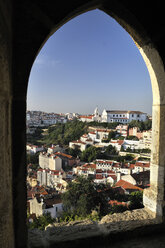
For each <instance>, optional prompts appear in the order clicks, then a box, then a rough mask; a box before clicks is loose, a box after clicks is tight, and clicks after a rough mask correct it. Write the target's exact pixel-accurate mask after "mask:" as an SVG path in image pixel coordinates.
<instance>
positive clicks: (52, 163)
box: [39, 152, 62, 170]
mask: <svg viewBox="0 0 165 248" xmlns="http://www.w3.org/2000/svg"><path fill="white" fill-rule="evenodd" d="M39 166H40V167H41V168H42V169H50V170H61V169H62V159H61V158H60V157H58V156H56V155H54V154H48V153H45V152H43V153H42V152H41V153H40V155H39Z"/></svg>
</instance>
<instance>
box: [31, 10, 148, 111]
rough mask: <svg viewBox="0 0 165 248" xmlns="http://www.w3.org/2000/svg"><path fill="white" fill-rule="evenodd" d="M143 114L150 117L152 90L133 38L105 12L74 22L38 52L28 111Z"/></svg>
mask: <svg viewBox="0 0 165 248" xmlns="http://www.w3.org/2000/svg"><path fill="white" fill-rule="evenodd" d="M96 106H98V108H99V110H100V112H101V111H102V110H103V109H104V108H105V109H108V110H115V109H116V110H119V109H121V110H139V111H143V112H146V113H148V114H151V109H152V89H151V83H150V77H149V73H148V70H147V68H146V65H145V63H144V60H143V58H142V56H141V54H140V52H139V50H138V48H137V47H136V45H135V43H134V42H133V40H132V38H131V37H130V36H129V34H128V33H127V32H126V31H125V30H124V29H123V28H122V27H121V26H120V25H119V24H118V23H117V22H116V21H115V20H114V19H113V18H111V17H110V16H108V15H107V14H105V13H104V12H102V11H100V10H93V11H89V12H86V13H84V14H82V15H79V16H78V17H76V18H74V19H72V20H71V21H69V22H67V23H66V24H65V25H63V26H62V27H61V28H60V29H59V30H58V31H56V33H54V34H53V35H52V36H51V37H50V38H49V39H48V41H47V42H46V43H45V45H44V46H43V48H42V49H41V51H40V53H39V54H38V56H37V58H36V60H35V62H34V64H33V67H32V70H31V74H30V77H29V85H28V94H27V109H28V110H42V111H46V112H56V113H67V112H77V113H81V114H89V113H93V111H94V109H95V107H96Z"/></svg>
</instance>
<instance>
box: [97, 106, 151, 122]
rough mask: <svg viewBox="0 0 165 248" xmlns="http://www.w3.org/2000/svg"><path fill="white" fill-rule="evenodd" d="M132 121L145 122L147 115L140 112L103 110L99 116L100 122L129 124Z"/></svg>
mask: <svg viewBox="0 0 165 248" xmlns="http://www.w3.org/2000/svg"><path fill="white" fill-rule="evenodd" d="M132 120H137V121H146V120H147V114H146V113H143V112H140V111H123V110H105V109H104V110H103V112H102V115H101V121H102V122H120V123H123V124H126V123H129V122H131V121H132Z"/></svg>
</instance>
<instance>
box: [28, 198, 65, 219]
mask: <svg viewBox="0 0 165 248" xmlns="http://www.w3.org/2000/svg"><path fill="white" fill-rule="evenodd" d="M29 203H30V214H36V216H37V217H38V216H41V215H43V214H46V213H50V215H51V217H52V218H56V217H59V216H60V215H61V213H62V211H63V204H62V200H61V199H60V198H59V197H56V198H47V199H43V198H40V197H38V198H37V197H34V198H33V199H31V200H29Z"/></svg>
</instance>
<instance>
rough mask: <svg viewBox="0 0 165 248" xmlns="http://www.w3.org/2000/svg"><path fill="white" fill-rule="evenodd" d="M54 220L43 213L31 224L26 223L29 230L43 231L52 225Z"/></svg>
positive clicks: (48, 214)
mask: <svg viewBox="0 0 165 248" xmlns="http://www.w3.org/2000/svg"><path fill="white" fill-rule="evenodd" d="M54 221H55V220H54V219H53V218H52V217H51V215H50V213H45V214H43V215H41V216H39V217H37V218H36V219H34V221H33V222H32V223H28V228H29V229H34V228H38V229H40V230H44V229H45V227H46V226H48V225H49V224H52V223H53V222H54Z"/></svg>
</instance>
